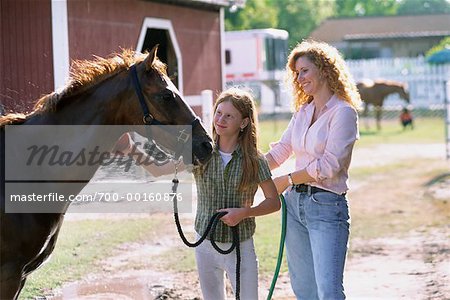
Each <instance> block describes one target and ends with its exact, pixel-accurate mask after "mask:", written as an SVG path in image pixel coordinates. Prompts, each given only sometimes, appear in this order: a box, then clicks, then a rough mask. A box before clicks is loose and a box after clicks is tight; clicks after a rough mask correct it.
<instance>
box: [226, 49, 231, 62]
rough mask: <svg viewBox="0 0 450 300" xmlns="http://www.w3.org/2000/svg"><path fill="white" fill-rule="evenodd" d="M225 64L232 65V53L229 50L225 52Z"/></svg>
mask: <svg viewBox="0 0 450 300" xmlns="http://www.w3.org/2000/svg"><path fill="white" fill-rule="evenodd" d="M225 64H227V65H229V64H231V51H230V50H228V49H227V50H225Z"/></svg>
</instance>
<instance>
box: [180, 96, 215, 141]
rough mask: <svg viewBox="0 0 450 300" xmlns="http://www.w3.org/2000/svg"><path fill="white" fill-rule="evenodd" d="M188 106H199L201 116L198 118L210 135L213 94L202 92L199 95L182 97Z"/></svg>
mask: <svg viewBox="0 0 450 300" xmlns="http://www.w3.org/2000/svg"><path fill="white" fill-rule="evenodd" d="M184 99H186V102H187V104H189V105H190V106H200V107H201V108H202V115H201V116H199V117H200V118H201V120H202V123H203V125H204V126H205V128H206V130H207V131H208V133H209V134H211V132H210V131H211V124H212V117H213V116H212V113H213V103H214V102H213V92H212V91H211V90H203V91H202V92H201V94H200V95H192V96H184Z"/></svg>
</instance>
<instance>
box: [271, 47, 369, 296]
mask: <svg viewBox="0 0 450 300" xmlns="http://www.w3.org/2000/svg"><path fill="white" fill-rule="evenodd" d="M286 69H287V73H288V80H289V82H290V83H291V84H292V87H293V98H294V107H295V112H294V114H293V116H292V119H291V121H290V123H289V125H288V127H287V129H286V131H285V132H284V133H283V135H282V137H281V139H280V140H279V141H278V142H276V143H274V144H272V145H271V150H270V151H269V152H268V153H267V154H266V158H267V160H268V162H269V166H270V168H271V169H274V168H276V167H278V166H280V165H281V164H282V163H283V162H284V161H286V160H287V159H288V158H289V157H290V156H291V154H294V155H295V168H293V169H292V172H291V173H289V174H286V175H282V176H279V177H277V178H275V180H274V181H275V184H276V186H277V190H278V192H280V193H281V192H283V191H285V190H286V189H287V188H288V187H289V189H288V190H287V191H286V194H285V197H286V206H287V210H288V217H287V222H288V223H287V232H286V253H287V260H288V267H289V275H290V279H291V285H292V288H293V290H294V293H295V295H296V297H297V299H308V300H312V299H333V300H336V299H344V298H345V294H344V287H343V273H344V265H345V257H346V254H347V243H348V238H349V227H350V216H349V210H348V203H347V197H346V193H347V190H348V184H347V181H348V169H349V166H350V160H351V156H352V150H353V145H354V143H355V141H356V140H357V139H358V137H359V133H358V114H357V108H358V107H359V105H360V102H361V99H360V96H359V94H358V92H357V89H356V86H355V84H354V82H353V80H352V78H351V74H350V73H349V71H348V69H347V67H346V65H345V61H344V60H343V58H342V57H341V56H340V55H339V52H338V51H337V50H336V49H335V48H333V47H332V46H330V45H328V44H326V43H321V42H316V41H313V40H306V41H303V42H302V43H300V44H298V45H297V46H296V47H295V48H294V49H293V50H292V51H291V53H290V54H289V57H288V62H287V65H286Z"/></svg>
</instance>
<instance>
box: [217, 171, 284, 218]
mask: <svg viewBox="0 0 450 300" xmlns="http://www.w3.org/2000/svg"><path fill="white" fill-rule="evenodd" d="M259 186H260V187H261V189H262V190H263V193H264V197H265V199H264V200H263V201H262V202H261V203H260V204H258V205H257V206H252V207H242V208H224V209H219V210H218V211H226V212H228V213H227V214H226V215H225V216H223V217H222V218H221V220H222V221H223V222H224V223H225V224H227V225H228V226H236V225H237V224H239V223H240V222H241V221H242V220H243V219H245V218H250V217H257V216H263V215H267V214H270V213H273V212H275V211H277V210H279V209H280V207H281V203H280V200H279V198H278V193H277V189H276V187H275V184H274V182H273V180H272V179H267V180H265V181H263V182H260V184H259Z"/></svg>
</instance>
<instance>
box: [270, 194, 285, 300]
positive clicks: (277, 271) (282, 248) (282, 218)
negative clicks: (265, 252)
mask: <svg viewBox="0 0 450 300" xmlns="http://www.w3.org/2000/svg"><path fill="white" fill-rule="evenodd" d="M280 201H281V236H280V246H279V249H278V259H277V266H276V268H275V272H274V274H273V278H272V284H271V285H270V289H269V294H268V295H267V300H271V299H272V294H273V290H274V289H275V285H276V284H277V279H278V274H279V273H280V268H281V262H282V261H283V251H284V240H285V238H286V221H287V219H286V218H287V211H286V200H285V199H284V196H283V195H280Z"/></svg>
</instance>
